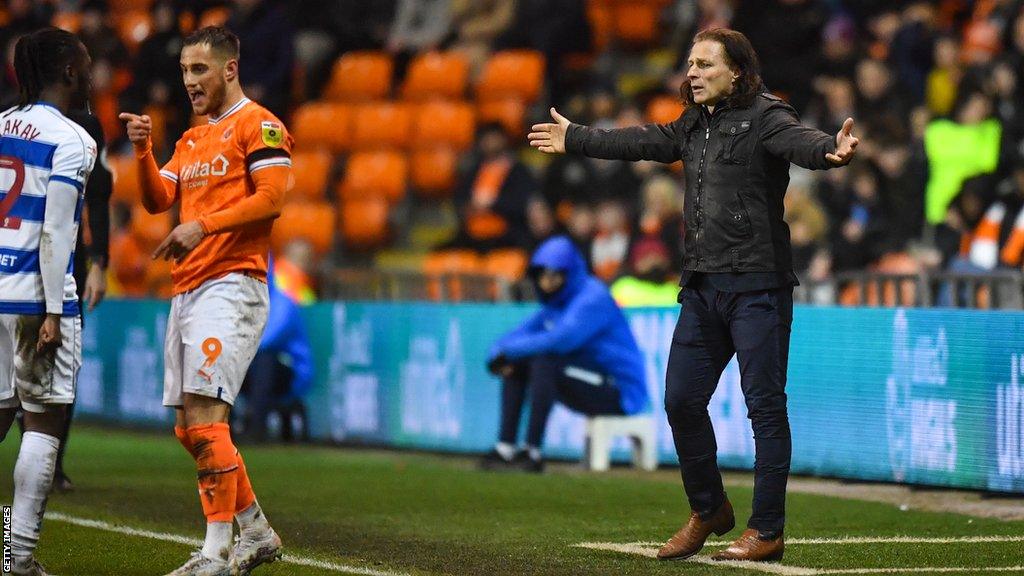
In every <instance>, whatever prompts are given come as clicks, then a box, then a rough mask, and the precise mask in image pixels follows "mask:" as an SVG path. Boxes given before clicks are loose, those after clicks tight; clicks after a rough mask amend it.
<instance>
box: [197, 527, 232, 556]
mask: <svg viewBox="0 0 1024 576" xmlns="http://www.w3.org/2000/svg"><path fill="white" fill-rule="evenodd" d="M232 528H233V526H232V525H231V522H208V523H207V524H206V542H204V543H203V556H206V557H207V558H210V559H213V560H223V561H225V562H227V561H228V558H230V556H231V533H232Z"/></svg>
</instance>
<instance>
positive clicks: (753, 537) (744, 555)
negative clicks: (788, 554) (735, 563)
mask: <svg viewBox="0 0 1024 576" xmlns="http://www.w3.org/2000/svg"><path fill="white" fill-rule="evenodd" d="M757 534H758V532H757V530H755V529H753V528H747V529H746V530H744V531H743V534H742V535H740V537H739V538H738V539H736V541H735V542H733V543H732V544H730V545H729V547H728V548H726V549H725V550H722V551H721V552H717V553H715V554H714V555H712V556H711V559H712V560H749V561H752V562H764V561H768V560H782V553H783V552H784V551H785V550H786V542H785V540H784V539H783V537H782V535H781V534H779V537H778V538H776V539H774V540H762V539H760V538H758V536H757Z"/></svg>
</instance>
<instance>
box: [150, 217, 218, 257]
mask: <svg viewBox="0 0 1024 576" xmlns="http://www.w3.org/2000/svg"><path fill="white" fill-rule="evenodd" d="M203 236H206V232H204V231H203V227H202V226H201V225H200V224H199V222H197V221H195V220H193V221H191V222H185V223H183V224H179V225H178V226H177V227H175V229H174V230H171V233H170V234H168V235H167V238H164V241H163V242H161V243H160V245H159V246H157V248H156V250H155V251H153V260H156V259H157V258H163V259H164V260H171V259H174V261H175V262H181V259H182V258H184V257H185V256H186V255H188V253H189V252H191V251H192V249H193V248H195V247H196V246H198V245H199V242H200V241H201V240H202V239H203Z"/></svg>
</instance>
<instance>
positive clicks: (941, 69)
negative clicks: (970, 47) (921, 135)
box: [925, 36, 962, 116]
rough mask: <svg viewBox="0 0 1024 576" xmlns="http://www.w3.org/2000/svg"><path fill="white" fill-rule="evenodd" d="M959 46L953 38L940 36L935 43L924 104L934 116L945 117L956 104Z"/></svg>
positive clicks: (959, 72) (958, 78)
mask: <svg viewBox="0 0 1024 576" xmlns="http://www.w3.org/2000/svg"><path fill="white" fill-rule="evenodd" d="M959 58H960V44H959V43H958V42H957V41H956V38H954V37H953V36H942V37H940V38H938V39H937V40H936V41H935V49H934V62H935V65H934V66H933V67H932V69H931V71H930V72H929V73H928V78H927V80H926V88H925V104H927V105H928V110H929V111H930V112H931V113H932V114H934V115H935V116H946V115H947V114H949V113H950V112H951V111H952V110H953V104H954V103H955V102H956V91H957V86H958V85H959V84H960V78H961V76H962V71H961V70H960V63H959Z"/></svg>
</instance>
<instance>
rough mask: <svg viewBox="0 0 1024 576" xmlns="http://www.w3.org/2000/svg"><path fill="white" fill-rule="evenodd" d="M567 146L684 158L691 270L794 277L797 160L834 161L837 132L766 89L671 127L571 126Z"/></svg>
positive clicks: (816, 164) (815, 164) (607, 154)
mask: <svg viewBox="0 0 1024 576" xmlns="http://www.w3.org/2000/svg"><path fill="white" fill-rule="evenodd" d="M565 149H566V151H567V152H576V153H580V154H584V155H587V156H594V157H597V158H618V159H623V160H656V161H658V162H674V161H676V160H683V162H684V163H685V168H684V174H685V178H686V197H685V200H686V204H685V210H686V226H685V230H686V232H685V239H684V243H683V250H684V256H683V269H684V270H689V271H697V272H712V273H714V272H777V273H790V272H791V271H792V268H793V264H792V255H791V253H790V243H789V226H787V225H786V223H785V221H784V220H783V219H782V215H783V205H782V198H783V196H785V194H786V189H787V187H788V186H789V164H790V162H792V163H794V164H797V165H799V166H803V167H804V168H810V169H826V168H830V167H831V166H832V165H831V164H830V163H829V162H828V161H827V160H826V159H825V154H827V153H831V152H834V151H835V137H834V136H830V135H828V134H825V133H824V132H821V131H819V130H815V129H813V128H810V127H807V126H804V125H802V124H800V121H799V119H798V117H797V114H796V111H795V110H793V108H792V107H791V106H789V105H788V104H786V103H785V102H783V101H782V100H781V99H779V98H776V97H775V96H772V95H770V94H767V93H765V94H760V95H759V96H757V97H756V98H755V100H754V102H753V103H752V104H751V105H750V106H747V107H742V108H741V107H733V106H730V105H729V104H728V103H727V102H723V103H722V104H720V105H719V106H716V108H715V112H714V114H708V113H707V110H706V108H704V107H703V106H694V107H691V108H689V109H688V110H687V111H686V112H684V113H683V115H682V116H680V117H679V118H678V119H677V120H675V121H674V122H671V123H669V124H649V125H647V126H637V127H632V128H619V129H614V130H598V129H595V128H590V127H587V126H581V125H579V124H572V125H570V126H569V130H568V132H567V134H566V138H565Z"/></svg>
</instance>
